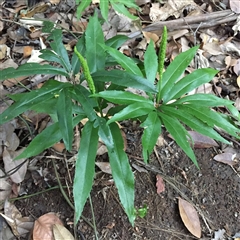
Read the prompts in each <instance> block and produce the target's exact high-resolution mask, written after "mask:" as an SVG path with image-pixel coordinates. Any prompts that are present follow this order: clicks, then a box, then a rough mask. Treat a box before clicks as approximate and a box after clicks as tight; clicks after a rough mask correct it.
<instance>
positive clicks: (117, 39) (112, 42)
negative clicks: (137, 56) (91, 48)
mask: <svg viewBox="0 0 240 240" xmlns="http://www.w3.org/2000/svg"><path fill="white" fill-rule="evenodd" d="M128 39H129V38H128V37H127V36H125V35H116V36H114V37H112V38H109V39H108V40H107V41H106V42H105V44H106V45H107V46H109V47H112V48H115V49H118V48H119V47H121V46H122V45H123V43H125V42H126V41H127V40H128Z"/></svg>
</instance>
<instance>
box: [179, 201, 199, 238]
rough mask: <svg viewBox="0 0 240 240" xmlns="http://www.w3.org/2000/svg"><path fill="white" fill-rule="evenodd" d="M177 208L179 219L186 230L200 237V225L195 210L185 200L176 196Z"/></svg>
mask: <svg viewBox="0 0 240 240" xmlns="http://www.w3.org/2000/svg"><path fill="white" fill-rule="evenodd" d="M178 208H179V212H180V216H181V219H182V221H183V223H184V225H185V227H186V228H187V229H188V231H189V232H190V233H191V234H192V235H194V236H195V237H197V238H200V237H201V226H200V221H199V217H198V214H197V211H196V210H195V208H194V207H193V206H192V205H191V204H190V203H189V202H187V201H185V200H183V199H182V198H180V197H179V198H178Z"/></svg>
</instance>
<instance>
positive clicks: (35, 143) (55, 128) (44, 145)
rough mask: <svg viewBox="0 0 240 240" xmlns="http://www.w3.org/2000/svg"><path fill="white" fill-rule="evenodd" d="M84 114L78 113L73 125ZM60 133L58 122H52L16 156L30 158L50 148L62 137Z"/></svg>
mask: <svg viewBox="0 0 240 240" xmlns="http://www.w3.org/2000/svg"><path fill="white" fill-rule="evenodd" d="M85 117H86V116H85V115H79V116H77V117H75V118H74V119H73V125H74V126H76V125H77V124H78V123H79V122H80V121H81V120H82V119H83V118H85ZM62 138H63V137H62V133H61V131H60V129H59V124H58V122H56V123H53V124H52V125H50V126H49V127H47V128H45V129H44V130H43V131H42V132H41V133H39V134H38V135H37V136H36V137H35V138H34V139H33V140H32V141H31V142H30V143H29V145H28V147H27V148H26V149H25V150H24V151H23V152H22V153H21V154H20V155H19V156H18V157H17V158H16V160H17V159H21V158H30V157H32V156H36V155H38V154H39V153H41V152H43V151H44V150H45V149H48V148H50V147H51V146H53V145H54V144H55V143H57V142H59V141H60V140H61V139H62Z"/></svg>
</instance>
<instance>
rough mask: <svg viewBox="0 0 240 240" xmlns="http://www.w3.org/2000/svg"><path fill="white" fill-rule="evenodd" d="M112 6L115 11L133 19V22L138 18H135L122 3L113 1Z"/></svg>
mask: <svg viewBox="0 0 240 240" xmlns="http://www.w3.org/2000/svg"><path fill="white" fill-rule="evenodd" d="M119 2H120V1H119ZM111 4H112V7H113V9H114V10H115V11H116V12H118V13H121V14H123V15H125V16H127V17H128V18H130V19H133V20H136V19H137V17H135V16H133V15H132V14H131V13H130V12H129V11H128V9H127V8H126V7H125V6H124V5H123V4H122V3H116V2H114V1H111Z"/></svg>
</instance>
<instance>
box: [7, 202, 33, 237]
mask: <svg viewBox="0 0 240 240" xmlns="http://www.w3.org/2000/svg"><path fill="white" fill-rule="evenodd" d="M2 217H4V219H5V220H6V221H7V222H8V224H9V225H10V227H11V229H12V231H13V233H14V235H15V236H16V237H20V236H24V235H26V234H27V233H29V232H30V231H31V229H32V228H33V221H32V220H31V219H30V218H29V217H22V215H21V213H20V212H19V211H18V209H17V208H16V207H15V205H14V204H13V203H11V202H9V201H5V204H4V214H2Z"/></svg>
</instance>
